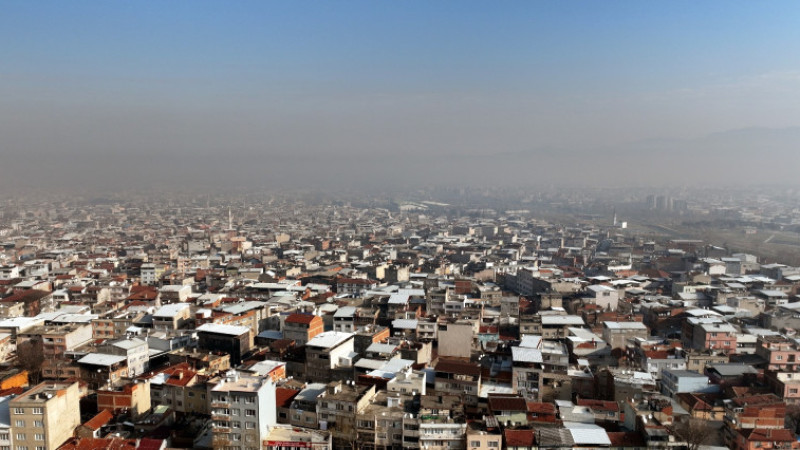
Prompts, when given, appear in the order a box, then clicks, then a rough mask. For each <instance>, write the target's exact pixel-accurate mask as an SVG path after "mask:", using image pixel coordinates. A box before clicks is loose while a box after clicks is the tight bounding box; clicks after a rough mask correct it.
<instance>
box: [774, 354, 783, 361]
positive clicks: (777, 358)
mask: <svg viewBox="0 0 800 450" xmlns="http://www.w3.org/2000/svg"><path fill="white" fill-rule="evenodd" d="M782 359H783V355H775V361H780V360H782Z"/></svg>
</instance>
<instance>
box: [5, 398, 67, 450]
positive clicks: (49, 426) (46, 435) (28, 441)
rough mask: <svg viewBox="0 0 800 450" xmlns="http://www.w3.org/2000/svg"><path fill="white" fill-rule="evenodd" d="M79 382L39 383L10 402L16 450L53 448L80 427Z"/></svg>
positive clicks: (12, 431) (12, 432)
mask: <svg viewBox="0 0 800 450" xmlns="http://www.w3.org/2000/svg"><path fill="white" fill-rule="evenodd" d="M79 401H80V394H79V392H78V383H41V384H38V385H36V386H34V387H33V388H31V389H29V390H28V391H26V392H24V393H23V394H21V395H20V396H18V397H15V398H13V399H11V400H10V401H9V410H10V413H11V416H10V417H11V434H12V438H13V439H14V445H15V446H16V448H17V449H19V450H23V449H27V450H44V449H47V450H50V449H56V448H58V447H59V446H60V445H61V444H63V443H64V442H66V441H67V439H69V438H71V437H72V435H73V431H74V430H75V427H77V426H78V425H80V405H79Z"/></svg>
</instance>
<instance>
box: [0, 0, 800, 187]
mask: <svg viewBox="0 0 800 450" xmlns="http://www.w3.org/2000/svg"><path fill="white" fill-rule="evenodd" d="M798 13H800V6H798V5H797V3H795V2H770V3H768V4H756V3H752V2H738V1H737V2H728V1H726V2H722V1H711V2H702V3H697V2H659V3H650V2H648V3H643V2H625V1H612V2H588V1H587V2H508V3H504V4H503V5H496V4H489V3H485V2H451V3H447V2H441V3H433V4H432V3H430V2H342V3H335V4H325V3H319V4H308V3H296V2H233V3H230V2H131V3H123V4H120V3H102V2H68V3H66V2H64V3H59V2H35V1H33V2H11V3H8V4H6V5H4V8H3V13H2V14H0V39H2V41H3V42H4V43H5V44H4V45H3V46H2V48H0V60H2V66H1V68H0V97H1V98H2V99H3V101H2V104H0V153H2V165H0V183H2V185H3V186H6V187H10V186H17V187H19V186H41V187H48V186H52V187H56V186H57V187H91V188H101V189H112V188H119V189H124V188H127V187H146V186H148V185H152V184H158V185H163V186H171V185H173V184H174V185H195V186H217V185H238V184H241V185H254V186H273V187H274V186H284V187H287V186H289V187H303V186H317V187H326V186H362V187H367V186H376V185H382V186H397V187H404V186H407V185H409V184H463V185H469V184H476V185H497V184H500V185H506V184H511V185H537V184H559V185H582V186H592V185H613V186H639V185H651V184H655V185H681V184H723V185H724V184H739V185H740V184H742V183H745V184H747V183H776V182H777V183H793V177H792V175H793V173H792V172H793V168H794V167H797V163H800V156H798V155H799V154H800V153H798V152H797V151H796V143H797V142H798V137H800V128H797V127H798V126H800V119H798V118H800V61H798V57H797V55H800V28H798V27H797V20H796V19H797V17H798ZM756 162H757V163H756ZM32 175H35V176H32Z"/></svg>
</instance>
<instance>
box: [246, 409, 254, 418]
mask: <svg viewBox="0 0 800 450" xmlns="http://www.w3.org/2000/svg"><path fill="white" fill-rule="evenodd" d="M244 415H245V416H250V417H252V416H255V415H256V410H255V409H245V410H244Z"/></svg>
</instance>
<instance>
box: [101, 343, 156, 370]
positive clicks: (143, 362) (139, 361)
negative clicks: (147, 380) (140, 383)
mask: <svg viewBox="0 0 800 450" xmlns="http://www.w3.org/2000/svg"><path fill="white" fill-rule="evenodd" d="M104 351H105V352H107V353H109V354H111V355H117V356H124V357H125V358H127V366H128V377H131V378H133V377H135V376H138V375H140V374H142V373H144V372H145V371H147V367H148V365H149V362H150V347H149V346H148V345H147V342H145V341H143V340H141V339H137V338H132V339H123V340H121V341H117V342H112V343H111V344H110V345H107V346H106V347H105V349H104Z"/></svg>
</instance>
